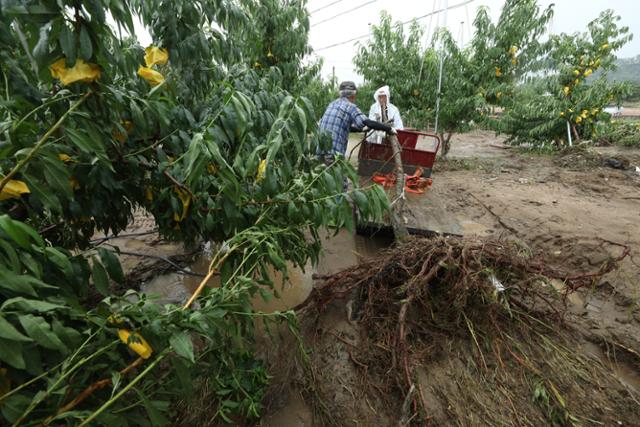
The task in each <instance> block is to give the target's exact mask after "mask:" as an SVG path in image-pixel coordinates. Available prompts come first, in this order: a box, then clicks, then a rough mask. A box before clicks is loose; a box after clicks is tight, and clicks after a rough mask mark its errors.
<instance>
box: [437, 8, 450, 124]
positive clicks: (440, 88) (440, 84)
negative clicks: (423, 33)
mask: <svg viewBox="0 0 640 427" xmlns="http://www.w3.org/2000/svg"><path fill="white" fill-rule="evenodd" d="M447 10H449V0H444V25H443V28H447ZM443 67H444V43H443V42H442V37H440V72H439V73H438V93H437V94H436V96H437V98H436V125H435V133H438V119H439V117H438V116H440V91H441V90H442V69H443Z"/></svg>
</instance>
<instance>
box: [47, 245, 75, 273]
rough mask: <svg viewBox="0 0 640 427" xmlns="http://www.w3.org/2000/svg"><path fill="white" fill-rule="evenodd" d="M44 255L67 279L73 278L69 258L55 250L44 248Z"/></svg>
mask: <svg viewBox="0 0 640 427" xmlns="http://www.w3.org/2000/svg"><path fill="white" fill-rule="evenodd" d="M44 252H45V255H46V256H47V258H48V259H49V261H51V262H52V263H54V264H55V265H56V267H58V268H59V269H60V270H61V271H62V272H63V273H64V275H65V277H67V278H71V277H73V274H74V273H73V267H72V266H71V261H69V258H67V256H66V255H65V254H63V253H62V252H60V251H59V250H57V249H56V248H52V247H46V248H44Z"/></svg>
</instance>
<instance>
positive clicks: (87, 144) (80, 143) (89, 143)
mask: <svg viewBox="0 0 640 427" xmlns="http://www.w3.org/2000/svg"><path fill="white" fill-rule="evenodd" d="M64 131H65V133H66V134H67V136H68V137H69V139H70V140H71V142H72V143H73V145H75V146H76V147H78V148H79V149H80V151H84V152H85V153H88V154H92V155H95V154H97V153H103V152H104V147H103V146H102V144H101V143H100V141H99V140H98V141H93V139H92V138H89V137H88V136H87V135H86V133H85V131H84V130H80V129H72V128H70V127H67V128H65V130H64Z"/></svg>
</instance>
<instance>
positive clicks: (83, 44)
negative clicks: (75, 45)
mask: <svg viewBox="0 0 640 427" xmlns="http://www.w3.org/2000/svg"><path fill="white" fill-rule="evenodd" d="M91 55H93V45H92V44H91V37H89V32H88V31H87V27H86V26H84V25H83V26H82V27H81V28H80V58H82V59H84V60H85V61H89V59H91Z"/></svg>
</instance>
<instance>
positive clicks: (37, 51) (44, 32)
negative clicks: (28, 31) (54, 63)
mask: <svg viewBox="0 0 640 427" xmlns="http://www.w3.org/2000/svg"><path fill="white" fill-rule="evenodd" d="M50 28H51V21H50V22H47V23H46V24H44V25H42V26H41V27H40V34H39V38H38V42H37V43H36V45H35V46H34V48H33V58H34V59H35V60H36V62H37V63H38V65H39V66H42V65H43V63H44V59H45V58H46V56H47V54H48V53H49V33H50V31H49V29H50Z"/></svg>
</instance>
